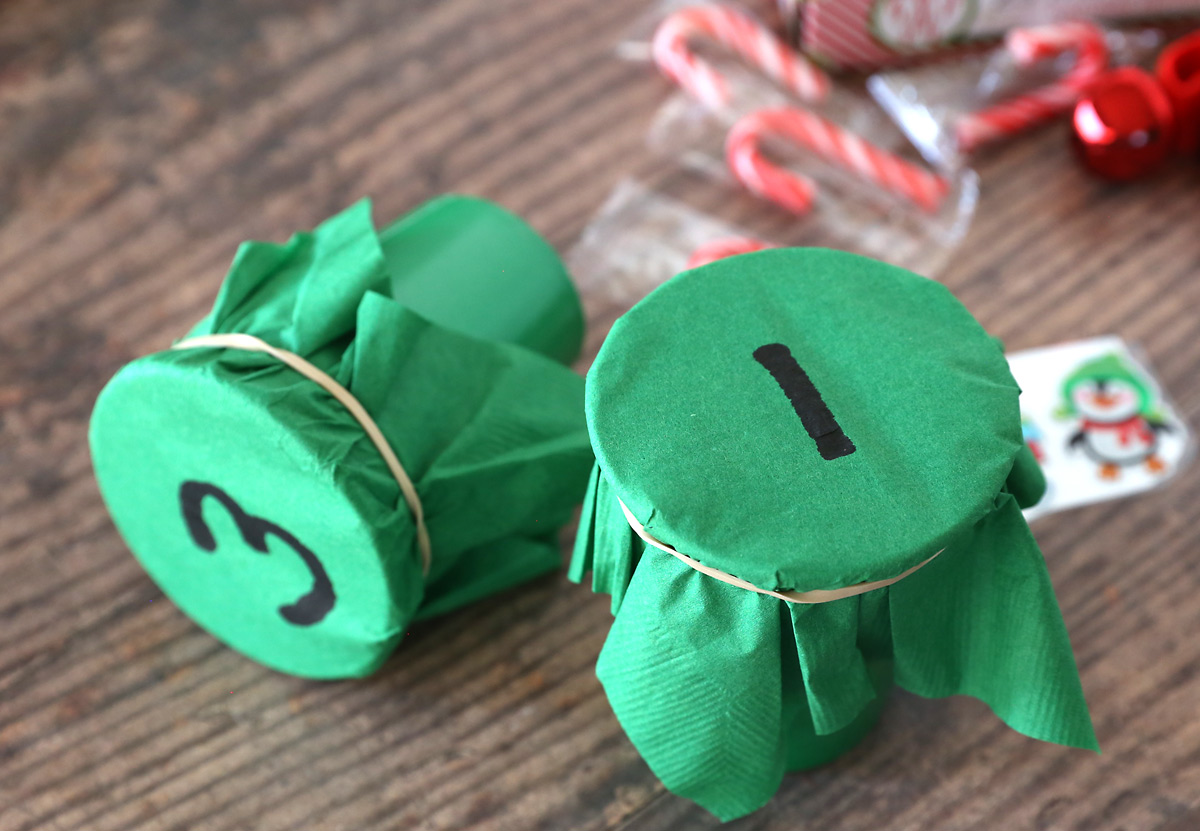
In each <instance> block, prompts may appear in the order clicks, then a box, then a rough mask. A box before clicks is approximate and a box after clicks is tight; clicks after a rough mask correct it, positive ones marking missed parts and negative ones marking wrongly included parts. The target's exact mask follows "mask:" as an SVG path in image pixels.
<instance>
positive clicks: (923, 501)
mask: <svg viewBox="0 0 1200 831" xmlns="http://www.w3.org/2000/svg"><path fill="white" fill-rule="evenodd" d="M914 321H919V322H920V323H919V325H914ZM1018 397H1019V389H1018V387H1017V385H1016V382H1015V381H1014V380H1013V378H1012V375H1011V374H1010V372H1009V370H1008V366H1007V364H1006V363H1005V360H1004V356H1003V352H1002V348H1001V346H1000V344H999V343H998V342H996V341H995V340H994V339H993V338H991V337H989V336H988V334H987V333H986V332H985V331H984V330H983V329H982V328H981V327H980V326H979V324H978V323H977V322H976V321H975V320H974V318H972V317H971V315H970V313H969V312H967V310H966V309H964V308H963V307H962V305H961V304H960V303H959V302H958V301H957V300H956V299H955V298H954V297H953V296H952V295H951V294H950V292H949V291H948V290H946V289H945V288H944V287H943V286H941V285H939V284H937V283H935V282H933V281H929V280H925V279H921V278H919V277H917V276H916V275H914V274H911V273H909V272H906V271H903V270H902V269H898V268H895V267H892V266H888V265H886V264H883V263H879V262H876V261H873V260H869V259H866V258H862V257H858V256H855V255H852V254H848V253H845V252H839V251H828V250H813V249H794V248H789V249H779V250H772V251H762V252H758V253H751V254H746V255H744V256H740V257H733V258H729V259H726V260H721V261H718V262H715V263H712V264H710V265H707V266H704V267H702V268H698V269H694V270H691V271H688V272H685V273H683V274H681V275H679V276H677V277H675V278H673V279H672V280H670V281H668V282H667V283H665V284H664V285H663V286H661V287H660V288H658V289H657V290H655V291H654V292H653V293H651V294H650V295H649V296H648V297H647V298H645V299H644V300H643V301H642V302H641V303H639V304H638V305H637V306H635V307H634V308H633V309H631V310H630V311H629V312H628V313H627V314H626V315H624V316H623V317H622V318H621V319H620V320H618V321H617V322H616V324H615V325H614V326H613V328H612V331H611V333H610V334H609V336H608V338H607V339H606V340H605V343H604V345H603V347H602V348H601V350H600V353H599V355H598V356H597V358H596V361H595V362H594V364H593V365H592V368H591V370H590V371H589V373H588V379H587V394H586V408H587V419H588V430H589V434H590V436H591V440H592V444H593V448H594V449H595V451H596V460H597V466H596V468H595V469H594V471H593V473H592V480H591V484H590V486H589V489H588V494H587V497H586V500H585V502H584V507H583V515H582V518H581V521H580V530H579V535H578V537H577V539H576V545H575V550H574V555H573V558H572V563H571V570H570V577H571V578H572V579H574V580H577V581H582V580H583V579H585V577H586V575H587V574H588V573H589V572H590V573H591V577H592V587H593V590H594V591H596V592H601V593H605V594H609V595H611V597H612V610H613V613H614V622H613V627H612V629H611V631H610V632H609V634H608V638H607V640H606V642H605V645H604V648H603V650H602V651H601V654H600V659H599V662H598V664H597V670H596V671H597V675H598V676H599V678H600V681H601V682H602V684H603V685H604V688H605V692H606V694H607V696H608V699H609V702H610V704H611V705H612V707H613V711H614V712H615V713H616V716H617V718H618V720H619V721H620V722H621V725H622V727H623V728H624V729H625V731H626V733H627V734H628V735H629V737H630V739H631V740H632V741H633V743H634V745H635V746H636V747H637V749H638V750H639V752H640V753H641V754H642V755H643V757H644V758H645V759H646V761H647V762H648V764H649V765H650V768H651V769H652V770H653V771H654V772H655V774H656V775H657V776H658V777H659V778H660V779H661V780H662V781H663V783H664V784H665V785H666V787H667V788H669V789H670V790H671V791H673V792H675V793H677V794H679V795H681V796H684V797H687V798H689V799H692V800H695V801H696V802H697V803H699V804H700V805H702V806H703V807H704V808H706V809H707V810H709V811H711V812H713V813H714V814H716V815H717V816H718V817H720V818H721V819H723V820H728V819H732V818H734V817H738V816H742V815H744V814H747V813H750V812H751V811H754V810H756V809H757V808H759V807H760V806H762V805H763V804H765V803H766V802H767V801H768V800H769V799H770V798H771V796H772V795H773V794H774V792H775V790H776V788H778V786H779V783H780V781H781V779H782V777H783V775H784V773H785V772H786V771H790V770H801V769H806V768H811V767H813V766H815V765H819V764H823V763H825V762H828V761H830V760H832V759H834V758H836V757H838V756H839V755H841V754H842V753H844V752H846V751H847V750H848V749H849V748H850V747H852V746H853V745H854V744H855V743H857V742H858V741H859V740H860V739H861V738H862V737H863V736H864V735H865V734H866V733H867V732H868V731H869V730H870V729H871V727H872V725H873V724H874V723H875V721H876V719H877V718H878V717H879V714H880V711H881V709H882V708H883V705H884V702H885V700H886V697H887V694H888V690H889V689H890V687H891V685H892V683H893V681H894V682H895V683H896V684H898V685H900V686H902V687H904V688H905V689H907V690H909V691H911V692H914V693H916V694H918V695H923V696H927V697H934V698H937V697H943V696H948V695H958V694H967V695H973V696H975V697H978V698H980V699H982V700H984V701H985V702H987V704H988V705H989V706H990V707H991V709H992V711H993V712H994V713H995V714H996V715H997V716H998V717H999V718H1000V719H1001V720H1003V721H1004V722H1005V723H1007V724H1008V725H1009V726H1010V727H1012V728H1013V729H1015V730H1018V731H1020V732H1022V733H1025V734H1026V735H1029V736H1032V737H1035V738H1038V739H1042V740H1046V741H1052V742H1057V743H1060V744H1065V745H1071V746H1076V747H1084V748H1095V747H1096V739H1095V735H1094V733H1093V730H1092V725H1091V721H1090V718H1089V716H1088V711H1087V707H1086V704H1085V702H1084V699H1083V694H1082V691H1081V688H1080V682H1079V677H1078V674H1077V670H1076V666H1075V662H1074V659H1073V656H1072V653H1071V647H1070V643H1069V641H1068V639H1067V633H1066V630H1065V628H1064V626H1063V621H1062V617H1061V615H1060V612H1059V609H1058V605H1057V602H1056V600H1055V597H1054V593H1053V590H1052V588H1051V585H1050V581H1049V576H1048V574H1047V571H1046V564H1045V561H1044V559H1043V557H1042V555H1041V552H1040V551H1039V550H1038V547H1037V544H1036V542H1035V541H1034V539H1033V537H1032V536H1031V535H1030V532H1029V528H1028V526H1027V525H1026V523H1025V520H1024V519H1023V518H1022V515H1021V511H1020V509H1021V507H1022V506H1028V505H1031V504H1033V503H1035V502H1036V501H1037V500H1038V499H1039V497H1040V496H1041V495H1042V492H1043V489H1044V480H1043V478H1042V476H1041V473H1040V470H1039V468H1038V465H1037V463H1036V462H1035V461H1034V458H1033V455H1032V453H1031V451H1030V450H1029V448H1028V447H1027V446H1026V445H1025V444H1024V443H1023V441H1022V432H1021V424H1020V413H1019V405H1018ZM980 717H986V716H983V715H982V714H981V716H980Z"/></svg>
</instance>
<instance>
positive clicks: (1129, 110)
mask: <svg viewBox="0 0 1200 831" xmlns="http://www.w3.org/2000/svg"><path fill="white" fill-rule="evenodd" d="M1071 129H1072V131H1073V134H1074V144H1075V147H1076V150H1077V151H1078V153H1079V156H1080V158H1081V159H1082V160H1083V163H1084V164H1085V165H1086V166H1087V167H1088V168H1089V169H1090V170H1091V171H1092V172H1093V173H1095V174H1096V175H1098V176H1102V177H1104V178H1105V179H1112V180H1114V181H1129V180H1131V179H1138V178H1141V177H1142V176H1146V175H1147V174H1150V173H1152V172H1154V171H1155V170H1156V169H1158V168H1159V167H1160V166H1161V165H1162V163H1163V162H1164V161H1166V159H1167V157H1168V156H1170V155H1171V153H1172V151H1173V150H1174V148H1175V115H1174V112H1173V110H1172V107H1171V101H1170V100H1169V99H1168V98H1167V94H1166V92H1164V91H1163V88H1162V85H1161V84H1159V82H1158V81H1157V80H1156V79H1155V77H1154V76H1153V75H1151V74H1150V73H1149V72H1146V71H1145V70H1144V69H1140V68H1138V67H1135V66H1123V67H1121V68H1119V69H1114V70H1111V71H1109V72H1106V73H1104V74H1103V75H1101V76H1100V77H1098V78H1097V79H1096V80H1095V81H1093V82H1092V83H1091V84H1090V85H1089V86H1088V88H1087V90H1085V91H1084V93H1083V96H1082V97H1081V98H1080V99H1079V101H1078V102H1077V103H1076V104H1075V111H1074V112H1073V113H1072V116H1071Z"/></svg>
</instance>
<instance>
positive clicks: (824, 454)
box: [754, 343, 855, 461]
mask: <svg viewBox="0 0 1200 831" xmlns="http://www.w3.org/2000/svg"><path fill="white" fill-rule="evenodd" d="M754 360H756V361H758V362H759V363H760V364H762V365H763V367H764V368H765V369H766V370H767V372H769V373H771V377H772V378H774V379H775V383H777V384H779V386H780V388H781V389H782V390H783V394H784V395H786V396H787V398H788V401H790V402H792V409H794V410H795V411H796V415H798V416H800V421H801V423H802V424H803V425H804V429H805V430H807V431H808V434H809V435H810V436H812V439H813V441H815V442H816V443H817V450H818V451H819V452H820V454H821V458H822V459H824V460H826V461H831V460H833V459H840V458H841V457H842V456H849V455H850V454H851V453H853V452H854V450H855V447H854V442H852V441H850V437H849V436H847V435H846V433H845V431H843V430H842V427H841V425H840V424H838V423H837V419H835V418H834V417H833V413H831V412H829V407H828V406H826V404H825V400H824V399H823V398H821V393H819V392H818V391H817V388H816V387H815V386H814V385H813V382H812V379H811V378H809V377H808V373H807V372H805V371H804V370H803V369H802V368H801V367H800V364H798V363H796V359H795V358H793V357H792V352H791V350H790V349H788V348H787V347H786V346H784V345H783V344H782V343H768V344H767V345H766V346H760V347H758V349H755V350H754Z"/></svg>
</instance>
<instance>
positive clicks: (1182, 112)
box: [1154, 32, 1200, 156]
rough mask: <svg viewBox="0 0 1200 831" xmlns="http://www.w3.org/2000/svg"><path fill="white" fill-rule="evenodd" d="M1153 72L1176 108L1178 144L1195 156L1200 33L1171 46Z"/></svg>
mask: <svg viewBox="0 0 1200 831" xmlns="http://www.w3.org/2000/svg"><path fill="white" fill-rule="evenodd" d="M1154 73H1155V75H1157V76H1158V82H1159V83H1160V84H1162V88H1163V90H1164V91H1165V92H1166V93H1167V98H1169V99H1170V100H1171V105H1172V107H1174V109H1175V124H1176V130H1177V132H1176V136H1175V146H1176V148H1177V149H1178V150H1179V152H1180V153H1183V154H1185V155H1188V156H1194V155H1195V154H1196V152H1197V151H1198V150H1200V32H1193V33H1192V34H1190V35H1188V36H1187V37H1182V38H1180V39H1179V40H1177V41H1175V42H1173V43H1171V44H1170V45H1168V46H1167V48H1166V49H1164V50H1163V51H1162V54H1161V55H1159V56H1158V63H1157V64H1156V65H1155V67H1154Z"/></svg>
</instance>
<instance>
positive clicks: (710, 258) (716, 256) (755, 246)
mask: <svg viewBox="0 0 1200 831" xmlns="http://www.w3.org/2000/svg"><path fill="white" fill-rule="evenodd" d="M774 247H775V246H774V245H772V244H771V243H769V242H763V241H762V240H760V239H755V238H754V237H722V238H720V239H715V240H713V241H712V242H706V243H704V244H703V245H701V246H699V247H698V248H697V249H696V250H695V251H693V252H692V256H690V257H688V261H687V265H685V266H684V269H685V270H686V269H689V268H699V267H700V266H702V265H708V264H709V263H712V262H716V261H717V260H723V259H725V258H726V257H732V256H734V255H736V254H750V253H752V252H754V251H762V250H764V249H767V248H774Z"/></svg>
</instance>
